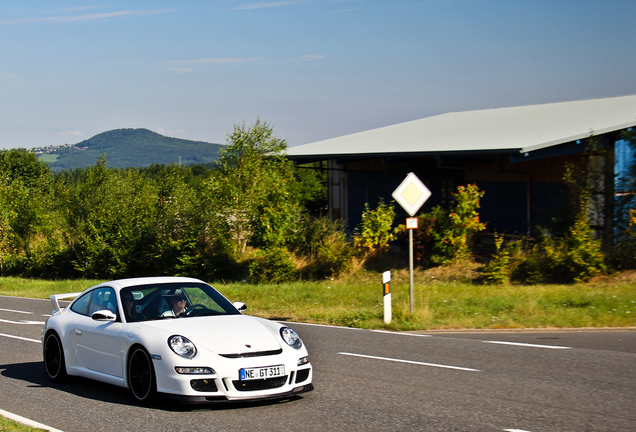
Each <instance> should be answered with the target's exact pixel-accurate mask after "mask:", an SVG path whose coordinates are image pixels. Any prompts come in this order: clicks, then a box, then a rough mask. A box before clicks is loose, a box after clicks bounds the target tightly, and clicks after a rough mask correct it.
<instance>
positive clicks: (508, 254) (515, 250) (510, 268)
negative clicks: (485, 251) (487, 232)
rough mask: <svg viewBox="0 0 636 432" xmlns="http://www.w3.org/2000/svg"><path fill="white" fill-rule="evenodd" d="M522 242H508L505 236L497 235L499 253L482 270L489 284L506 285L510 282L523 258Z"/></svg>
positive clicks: (496, 241)
mask: <svg viewBox="0 0 636 432" xmlns="http://www.w3.org/2000/svg"><path fill="white" fill-rule="evenodd" d="M521 245H522V242H521V240H515V241H511V242H508V243H507V244H506V243H505V241H504V236H502V235H497V234H495V246H496V248H497V252H496V253H495V254H494V255H493V257H492V259H491V260H490V262H488V264H486V265H485V266H484V267H483V269H482V272H481V274H482V279H483V281H484V283H487V284H505V283H508V282H509V281H510V277H511V276H512V274H513V273H514V270H515V269H516V268H517V267H518V266H519V264H520V262H521V258H520V257H519V254H520V252H521Z"/></svg>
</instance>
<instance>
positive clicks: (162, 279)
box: [93, 276, 203, 290]
mask: <svg viewBox="0 0 636 432" xmlns="http://www.w3.org/2000/svg"><path fill="white" fill-rule="evenodd" d="M183 282H199V283H201V282H203V281H201V280H199V279H195V278H190V277H181V276H153V277H139V278H127V279H117V280H112V281H108V282H102V283H100V284H99V285H96V286H95V287H93V288H96V287H100V286H109V287H112V288H116V289H118V290H120V289H122V288H128V287H131V286H137V285H152V284H162V283H183Z"/></svg>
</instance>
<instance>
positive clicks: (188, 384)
mask: <svg viewBox="0 0 636 432" xmlns="http://www.w3.org/2000/svg"><path fill="white" fill-rule="evenodd" d="M305 355H306V352H305ZM298 360H299V357H297V356H294V357H291V356H289V355H273V356H266V357H254V358H240V359H227V358H222V357H220V356H217V358H214V359H212V358H208V361H207V362H206V361H204V360H203V359H200V358H199V359H197V360H196V364H194V361H193V360H185V359H183V358H181V357H178V356H168V357H163V358H158V357H155V358H154V361H153V365H154V368H155V376H156V380H157V391H158V392H159V393H162V394H164V395H166V396H169V397H171V398H177V399H180V400H185V401H189V402H224V401H251V400H261V399H272V398H276V399H277V398H285V397H289V396H293V395H297V394H300V393H305V392H308V391H311V390H313V388H314V387H313V385H312V378H313V369H312V366H311V363H306V364H303V365H301V366H298ZM188 363H190V364H188ZM272 365H284V366H285V375H284V376H281V377H276V378H266V379H257V380H243V381H241V380H240V378H239V370H240V369H241V368H254V367H264V366H272ZM184 366H190V367H192V366H197V367H203V366H205V367H211V368H212V369H214V372H215V373H214V374H205V375H204V374H179V373H177V372H176V371H175V367H184Z"/></svg>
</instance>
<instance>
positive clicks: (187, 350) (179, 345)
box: [168, 335, 197, 359]
mask: <svg viewBox="0 0 636 432" xmlns="http://www.w3.org/2000/svg"><path fill="white" fill-rule="evenodd" d="M168 346H169V347H170V349H171V350H172V351H173V352H174V353H175V354H177V355H180V356H181V357H185V358H188V359H191V358H192V357H194V356H195V355H197V347H196V346H194V344H193V343H192V341H191V340H190V339H188V338H187V337H184V336H179V335H174V336H170V337H169V338H168Z"/></svg>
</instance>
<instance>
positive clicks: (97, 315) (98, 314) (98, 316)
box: [91, 309, 117, 321]
mask: <svg viewBox="0 0 636 432" xmlns="http://www.w3.org/2000/svg"><path fill="white" fill-rule="evenodd" d="M91 318H92V319H94V320H95V321H117V315H115V314H114V313H112V312H111V311H109V310H108V309H104V310H98V311H95V312H93V314H92V315H91Z"/></svg>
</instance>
